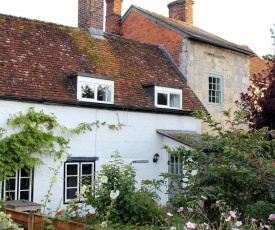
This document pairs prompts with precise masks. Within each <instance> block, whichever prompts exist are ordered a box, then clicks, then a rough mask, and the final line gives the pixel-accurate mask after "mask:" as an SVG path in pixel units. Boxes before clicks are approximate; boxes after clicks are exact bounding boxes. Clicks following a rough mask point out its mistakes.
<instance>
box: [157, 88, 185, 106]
mask: <svg viewBox="0 0 275 230" xmlns="http://www.w3.org/2000/svg"><path fill="white" fill-rule="evenodd" d="M154 99H155V106H157V107H159V108H172V109H181V108H182V90H181V89H174V88H168V87H161V86H155V98H154Z"/></svg>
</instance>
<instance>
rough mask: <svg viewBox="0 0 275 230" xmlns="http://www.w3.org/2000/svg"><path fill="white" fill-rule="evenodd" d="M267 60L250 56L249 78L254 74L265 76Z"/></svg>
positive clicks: (252, 77)
mask: <svg viewBox="0 0 275 230" xmlns="http://www.w3.org/2000/svg"><path fill="white" fill-rule="evenodd" d="M268 63H269V62H268V61H266V60H264V59H262V58H260V57H258V56H255V57H251V58H250V79H254V76H255V75H258V77H259V78H266V77H267V75H268V73H269V70H270V66H269V65H268Z"/></svg>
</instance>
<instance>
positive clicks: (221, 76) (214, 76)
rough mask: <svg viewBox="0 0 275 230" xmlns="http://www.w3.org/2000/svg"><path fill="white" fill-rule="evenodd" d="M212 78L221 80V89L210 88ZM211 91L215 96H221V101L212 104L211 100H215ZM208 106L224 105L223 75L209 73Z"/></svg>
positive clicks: (219, 97)
mask: <svg viewBox="0 0 275 230" xmlns="http://www.w3.org/2000/svg"><path fill="white" fill-rule="evenodd" d="M210 78H215V79H217V80H219V85H220V89H219V90H218V89H211V88H210ZM216 88H217V84H216ZM210 91H211V92H214V94H219V96H218V99H219V101H215V102H212V100H210V97H211V99H213V97H215V96H213V95H210ZM207 103H208V104H212V105H222V104H223V75H221V74H214V73H208V100H207Z"/></svg>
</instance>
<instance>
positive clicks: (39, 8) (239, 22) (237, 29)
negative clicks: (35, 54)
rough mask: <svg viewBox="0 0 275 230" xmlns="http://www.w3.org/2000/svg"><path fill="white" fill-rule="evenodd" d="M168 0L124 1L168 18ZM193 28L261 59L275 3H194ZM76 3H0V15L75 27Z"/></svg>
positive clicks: (266, 47) (59, 0)
mask: <svg viewBox="0 0 275 230" xmlns="http://www.w3.org/2000/svg"><path fill="white" fill-rule="evenodd" d="M171 1H172V0H124V1H123V6H122V11H123V12H122V13H125V11H126V10H127V9H128V8H129V7H130V6H131V5H132V4H134V5H137V6H140V7H142V8H144V9H147V10H150V11H153V12H155V13H159V14H162V15H164V16H168V9H167V4H168V3H169V2H171ZM194 2H195V3H194V9H193V10H194V25H195V26H197V27H199V28H201V29H203V30H206V31H208V32H210V33H213V34H215V35H217V36H219V37H222V38H224V39H226V40H228V41H231V42H234V43H237V44H240V45H248V46H249V47H250V48H251V49H252V50H253V51H254V52H255V53H256V54H258V55H259V56H262V55H264V54H267V53H270V52H272V50H271V48H272V39H271V33H270V29H271V28H275V27H274V24H275V0H194ZM77 8H78V0H0V13H3V14H10V15H15V16H21V17H26V18H31V19H38V20H42V21H49V22H54V23H58V24H64V25H68V26H75V27H76V26H77Z"/></svg>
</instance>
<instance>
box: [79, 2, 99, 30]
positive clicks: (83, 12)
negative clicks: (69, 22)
mask: <svg viewBox="0 0 275 230" xmlns="http://www.w3.org/2000/svg"><path fill="white" fill-rule="evenodd" d="M103 1H104V0H78V27H79V28H90V27H92V28H96V29H100V30H103V15H104V2H103Z"/></svg>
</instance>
